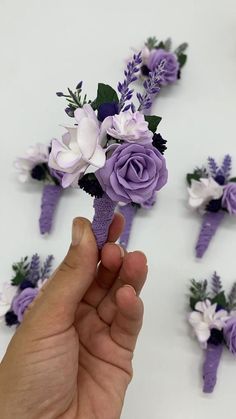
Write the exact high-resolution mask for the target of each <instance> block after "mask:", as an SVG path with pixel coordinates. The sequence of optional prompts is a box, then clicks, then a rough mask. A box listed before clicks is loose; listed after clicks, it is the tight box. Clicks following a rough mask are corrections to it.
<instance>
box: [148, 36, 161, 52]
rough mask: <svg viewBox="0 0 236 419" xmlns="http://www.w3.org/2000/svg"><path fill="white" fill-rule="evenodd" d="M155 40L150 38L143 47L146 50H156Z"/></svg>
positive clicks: (152, 37)
mask: <svg viewBox="0 0 236 419" xmlns="http://www.w3.org/2000/svg"><path fill="white" fill-rule="evenodd" d="M157 42H158V41H157V38H156V37H155V36H151V37H149V38H148V39H147V41H146V43H145V45H146V47H148V49H150V50H152V49H153V48H157Z"/></svg>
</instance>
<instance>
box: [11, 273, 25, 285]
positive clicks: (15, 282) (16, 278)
mask: <svg viewBox="0 0 236 419" xmlns="http://www.w3.org/2000/svg"><path fill="white" fill-rule="evenodd" d="M24 279H25V274H23V273H22V272H17V273H16V275H15V276H14V277H13V278H12V280H11V284H12V285H15V286H18V285H20V284H21V283H22V282H23V281H24Z"/></svg>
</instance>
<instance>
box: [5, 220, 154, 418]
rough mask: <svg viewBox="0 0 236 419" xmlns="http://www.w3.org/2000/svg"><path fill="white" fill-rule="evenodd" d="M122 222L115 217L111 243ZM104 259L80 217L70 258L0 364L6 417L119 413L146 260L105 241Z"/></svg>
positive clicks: (114, 415) (138, 319)
mask: <svg viewBox="0 0 236 419" xmlns="http://www.w3.org/2000/svg"><path fill="white" fill-rule="evenodd" d="M122 223H123V222H122V220H121V218H119V217H118V216H116V217H115V218H114V221H113V223H112V225H111V227H110V232H109V238H108V240H109V242H114V241H115V240H117V238H118V236H119V235H120V233H121V229H122ZM100 259H101V262H100V264H99V265H98V260H99V255H98V251H97V246H96V242H95V239H94V235H93V233H92V230H91V227H90V223H89V222H88V221H87V220H85V219H82V218H77V219H75V220H74V222H73V230H72V244H71V246H70V249H69V251H68V254H67V256H66V257H65V259H64V261H63V262H62V264H61V265H60V266H59V268H58V269H57V270H56V272H55V273H54V274H53V276H52V277H51V278H50V280H49V281H48V282H47V283H46V284H45V286H44V287H43V288H42V291H41V292H40V293H39V295H38V297H37V298H36V300H35V301H34V302H33V304H32V305H31V306H30V307H29V309H28V312H26V314H25V316H24V321H23V323H22V324H21V326H20V327H19V328H18V329H17V331H16V333H15V335H14V337H13V339H12V341H11V343H10V345H9V347H8V349H7V352H6V355H5V357H4V359H3V361H2V363H1V365H0V406H1V418H2V419H15V418H17V419H55V418H63V419H93V418H96V419H100V418H101V419H117V418H119V417H120V414H121V409H122V405H123V400H124V396H125V392H126V389H127V386H128V384H129V382H130V380H131V378H132V358H133V351H134V348H135V344H136V340H137V336H138V333H139V331H140V328H141V325H142V318H143V304H142V301H141V300H140V298H139V297H138V294H139V293H140V291H141V288H142V287H143V285H144V282H145V279H146V275H147V266H146V258H145V256H144V254H143V253H141V252H132V253H126V254H124V251H123V250H122V249H121V248H120V247H119V246H118V245H116V244H114V243H107V244H105V246H104V247H103V249H102V252H101V255H100ZM97 266H98V267H97Z"/></svg>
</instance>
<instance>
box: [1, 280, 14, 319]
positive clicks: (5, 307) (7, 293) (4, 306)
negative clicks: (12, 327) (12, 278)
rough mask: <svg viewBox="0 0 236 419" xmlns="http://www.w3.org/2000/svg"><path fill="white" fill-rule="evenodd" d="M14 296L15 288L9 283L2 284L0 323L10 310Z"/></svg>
mask: <svg viewBox="0 0 236 419" xmlns="http://www.w3.org/2000/svg"><path fill="white" fill-rule="evenodd" d="M15 295H16V287H14V286H12V285H10V284H9V283H4V284H3V288H2V292H1V293H0V322H1V321H2V320H3V319H4V316H5V314H6V313H7V312H8V311H9V310H10V308H11V303H12V300H13V298H14V297H15Z"/></svg>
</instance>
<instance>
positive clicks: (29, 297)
mask: <svg viewBox="0 0 236 419" xmlns="http://www.w3.org/2000/svg"><path fill="white" fill-rule="evenodd" d="M38 292H39V290H38V288H25V289H24V290H23V291H22V292H21V293H20V294H19V295H17V296H16V297H15V298H14V299H13V301H12V310H13V311H14V313H15V314H16V316H17V318H18V321H19V322H20V323H21V322H22V320H23V317H24V312H25V310H26V309H27V308H28V306H29V305H30V304H31V303H32V301H33V300H34V299H35V297H36V296H37V294H38Z"/></svg>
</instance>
